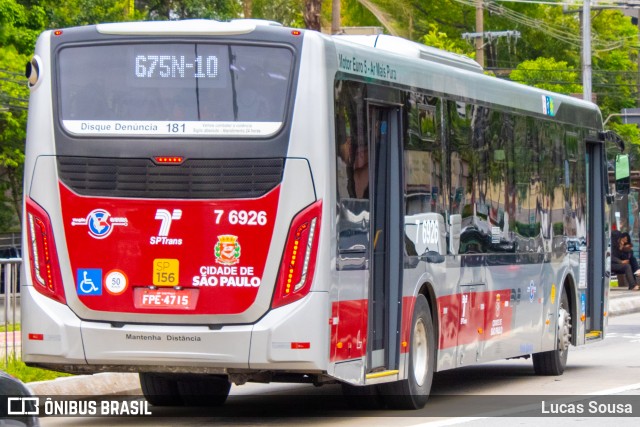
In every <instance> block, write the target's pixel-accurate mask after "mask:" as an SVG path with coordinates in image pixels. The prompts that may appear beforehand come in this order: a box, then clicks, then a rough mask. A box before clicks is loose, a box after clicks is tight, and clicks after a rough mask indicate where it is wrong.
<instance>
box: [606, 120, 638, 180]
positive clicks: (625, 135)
mask: <svg viewBox="0 0 640 427" xmlns="http://www.w3.org/2000/svg"><path fill="white" fill-rule="evenodd" d="M608 127H609V128H610V129H611V130H613V131H614V132H616V133H617V134H618V135H620V136H621V137H622V139H623V140H624V141H625V143H626V144H625V152H626V153H629V159H630V160H631V169H632V170H640V129H639V128H638V126H636V125H633V124H629V125H624V124H621V123H617V122H616V121H614V120H612V121H610V122H609V123H608Z"/></svg>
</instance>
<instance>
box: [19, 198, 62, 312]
mask: <svg viewBox="0 0 640 427" xmlns="http://www.w3.org/2000/svg"><path fill="white" fill-rule="evenodd" d="M26 206H27V224H26V227H27V234H28V237H29V255H30V258H31V278H32V280H33V286H34V288H35V289H36V290H37V291H38V292H40V293H41V294H43V295H45V296H47V297H49V298H52V299H54V300H56V301H58V302H61V303H63V304H66V298H65V295H64V288H63V285H62V276H61V275H60V266H59V264H58V262H59V261H58V254H57V252H56V245H55V242H54V240H53V229H52V228H51V219H50V218H49V215H48V214H47V213H46V212H45V211H44V209H42V208H41V207H40V206H39V205H37V204H36V203H35V202H34V201H33V200H31V199H27V200H26Z"/></svg>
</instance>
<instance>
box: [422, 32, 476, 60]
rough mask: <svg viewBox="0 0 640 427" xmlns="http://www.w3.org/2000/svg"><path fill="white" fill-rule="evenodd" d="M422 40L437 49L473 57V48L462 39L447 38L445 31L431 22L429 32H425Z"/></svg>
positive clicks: (474, 54)
mask: <svg viewBox="0 0 640 427" xmlns="http://www.w3.org/2000/svg"><path fill="white" fill-rule="evenodd" d="M422 42H423V43H424V44H426V45H427V46H432V47H435V48H438V49H442V50H446V51H448V52H453V53H457V54H460V55H467V56H469V57H470V58H474V57H475V56H476V53H475V52H474V51H473V48H472V47H471V46H470V45H469V44H468V43H466V42H465V41H463V40H462V39H460V40H452V39H450V38H449V36H448V35H447V33H444V32H442V31H439V29H438V26H437V25H436V24H431V29H430V31H429V33H427V34H426V35H425V36H424V37H423V38H422Z"/></svg>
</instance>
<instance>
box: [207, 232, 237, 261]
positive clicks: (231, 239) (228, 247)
mask: <svg viewBox="0 0 640 427" xmlns="http://www.w3.org/2000/svg"><path fill="white" fill-rule="evenodd" d="M213 250H214V253H215V256H216V262H217V263H218V264H222V265H234V264H237V263H239V262H240V244H239V243H238V236H232V235H231V234H224V235H222V236H218V243H216V246H215V247H214V249H213Z"/></svg>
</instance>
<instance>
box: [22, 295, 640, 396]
mask: <svg viewBox="0 0 640 427" xmlns="http://www.w3.org/2000/svg"><path fill="white" fill-rule="evenodd" d="M636 312H640V292H637V291H628V290H626V289H617V288H611V289H610V292H609V312H608V316H609V317H615V316H622V315H624V314H630V313H636ZM27 386H28V387H29V388H30V389H31V391H32V392H33V393H34V394H35V395H46V396H55V395H77V396H109V395H137V396H140V395H142V390H141V389H140V381H139V379H138V374H135V373H108V372H104V373H100V374H93V375H78V376H73V377H62V378H56V379H55V380H51V381H37V382H32V383H28V384H27Z"/></svg>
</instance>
